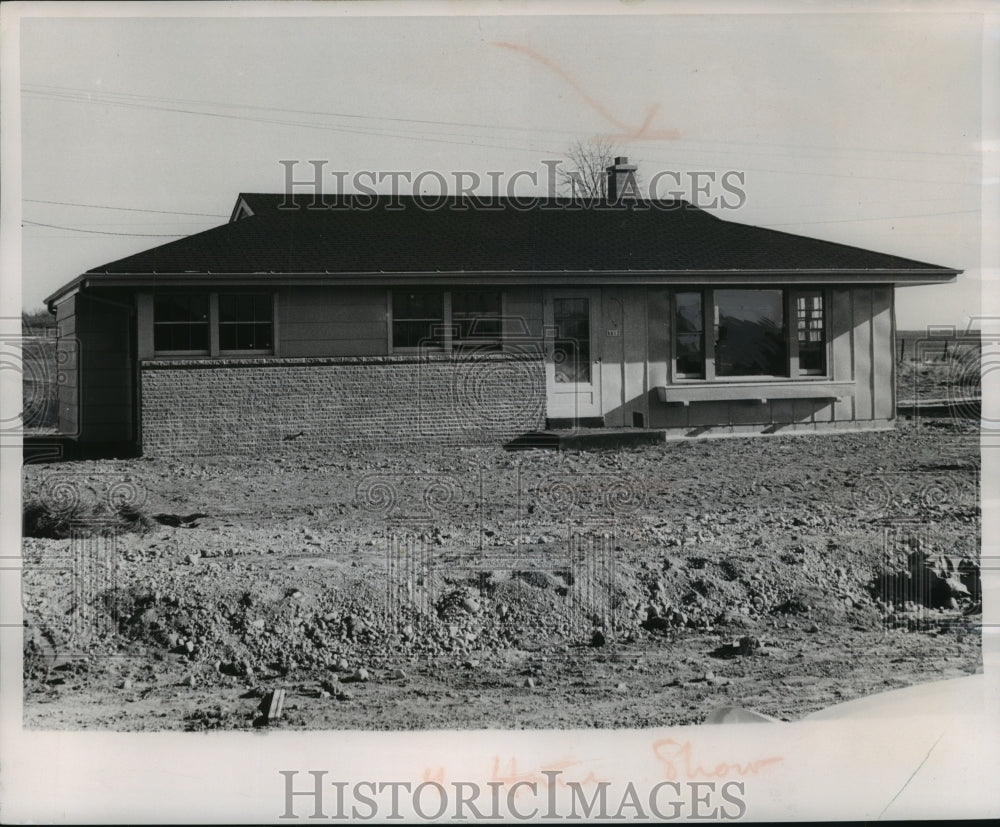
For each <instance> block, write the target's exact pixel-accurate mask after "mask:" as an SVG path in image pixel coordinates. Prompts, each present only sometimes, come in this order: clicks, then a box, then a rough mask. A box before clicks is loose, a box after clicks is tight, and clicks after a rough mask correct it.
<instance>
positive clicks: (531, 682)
mask: <svg viewBox="0 0 1000 827" xmlns="http://www.w3.org/2000/svg"><path fill="white" fill-rule="evenodd" d="M524 685H525V686H526V687H527V688H528V689H534V688H535V679H534V678H525V679H524Z"/></svg>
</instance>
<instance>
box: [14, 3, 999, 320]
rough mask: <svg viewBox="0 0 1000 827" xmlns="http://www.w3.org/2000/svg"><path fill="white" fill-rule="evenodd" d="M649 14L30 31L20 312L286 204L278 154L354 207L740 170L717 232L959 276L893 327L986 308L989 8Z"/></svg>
mask: <svg viewBox="0 0 1000 827" xmlns="http://www.w3.org/2000/svg"><path fill="white" fill-rule="evenodd" d="M240 5H244V4H240ZM251 5H252V4H251ZM643 6H644V4H639V5H635V6H633V5H619V6H618V8H620V9H621V10H622V12H623V13H616V14H614V15H611V16H607V15H595V16H588V15H582V16H565V15H562V16H558V15H557V16H549V15H543V16H520V17H519V16H493V15H489V16H471V15H464V16H463V15H456V14H450V15H444V16H419V15H410V16H408V17H406V18H405V19H404V18H400V17H385V16H379V17H364V16H346V17H345V16H334V17H326V18H294V17H284V18H270V19H267V18H260V19H220V18H204V17H202V18H199V19H195V18H183V17H182V18H157V19H151V18H137V17H132V18H93V17H92V18H87V19H84V18H45V19H27V20H24V21H23V22H22V29H21V40H20V44H21V46H20V47H21V88H22V101H21V115H22V124H21V126H22V157H21V163H22V175H23V179H22V210H23V213H22V223H23V235H22V244H23V247H22V251H23V253H22V255H23V282H22V305H23V306H24V307H25V308H27V309H32V308H36V307H39V306H40V305H41V302H42V299H43V298H44V297H45V296H46V295H48V294H49V293H50V292H52V291H53V290H54V289H56V288H57V287H58V286H59V285H61V284H62V283H64V282H66V281H68V280H69V279H71V278H73V277H74V276H76V275H78V274H79V273H81V272H83V271H85V270H87V269H90V268H92V267H95V266H97V265H100V264H103V263H105V262H109V261H113V260H115V259H118V258H121V257H123V256H125V255H129V254H131V253H134V252H137V251H139V250H143V249H147V248H149V247H153V246H155V245H157V244H160V243H164V242H168V241H170V240H171V239H172V238H175V237H178V236H181V235H186V234H191V233H194V232H198V231H201V230H204V229H207V228H209V227H212V226H216V225H218V224H221V223H223V222H225V221H226V220H227V218H228V216H229V213H230V211H231V210H232V207H233V205H234V203H235V200H236V197H237V194H238V193H239V192H241V191H272V192H276V191H282V190H283V189H284V188H285V178H284V175H285V173H284V167H283V166H282V165H281V163H280V162H281V161H283V160H285V161H288V160H297V161H300V162H301V163H300V164H299V165H298V166H297V167H296V175H297V176H298V177H305V176H306V175H307V174H309V170H310V168H309V167H308V165H307V164H306V162H307V161H309V160H321V161H324V162H325V167H324V172H326V173H328V174H327V176H326V177H325V179H324V180H325V187H326V188H327V191H335V190H336V188H337V182H336V180H335V178H334V176H333V175H332V173H333V172H334V171H342V172H345V173H347V179H346V189H347V190H348V191H350V190H351V189H353V188H352V187H351V186H350V182H351V178H352V177H353V176H354V174H355V173H357V172H359V171H364V170H372V171H383V172H385V171H400V172H409V173H411V174H416V173H419V172H421V171H424V170H429V171H437V172H440V173H442V174H444V175H445V176H446V178H448V179H449V180H451V178H452V176H453V175H454V174H455V173H456V172H464V171H468V172H474V173H477V174H479V175H480V176H481V177H483V178H484V180H485V176H486V173H487V172H490V171H493V172H495V173H497V174H498V175H499V174H502V175H503V178H502V179H501V180H502V181H503V182H504V186H506V184H507V182H508V181H509V180H510V177H511V176H512V175H513V174H514V173H515V172H517V171H519V170H524V171H528V172H532V171H533V172H534V173H535V174H536V175H537V176H538V177H539V182H538V185H537V186H535V185H533V184H532V182H531V181H530V180H529V179H528V178H526V177H524V176H522V177H521V178H520V179H519V180H518V182H517V185H516V192H517V194H524V195H526V194H544V192H545V187H546V184H545V167H544V166H543V163H542V162H543V161H545V160H563V161H564V160H565V157H566V154H567V152H568V150H569V148H570V145H571V144H572V143H573V141H575V140H584V141H586V140H589V139H592V138H595V137H599V136H610V137H611V139H612V140H613V141H614V143H615V145H616V146H617V147H619V149H620V151H621V152H622V154H625V155H627V156H629V158H630V159H631V160H632V161H633V162H635V163H638V165H639V173H640V177H641V179H642V180H644V181H646V182H648V181H650V179H652V178H653V177H654V176H655V175H656V174H657V173H661V172H666V173H670V174H677V175H679V176H680V178H681V182H682V189H686V190H687V192H686V193H685V195H686V196H687V197H693V196H692V193H691V192H690V190H691V187H690V180H691V179H690V173H692V172H702V173H706V174H711V175H715V176H716V181H719V180H720V179H721V176H722V175H723V174H725V173H726V172H734V173H738V174H740V175H741V176H742V178H741V179H739V180H742V182H743V183H742V187H741V188H742V190H743V192H745V195H746V198H745V201H744V202H743V203H742V204H740V205H739V206H738V208H729V209H722V208H721V207H720V206H718V205H717V206H716V208H715V209H716V213H717V214H718V215H719V216H720V217H723V218H726V219H728V220H733V221H739V222H742V223H747V224H755V225H760V226H765V227H771V228H775V229H780V230H784V231H787V232H793V233H799V234H803V235H809V236H813V237H816V238H822V239H828V240H831V241H837V242H841V243H846V244H851V245H856V246H859V247H864V248H868V249H872V250H877V251H881V252H887V253H893V254H896V255H902V256H905V257H909V258H913V259H917V260H919V261H925V262H931V263H934V264H939V265H943V266H947V267H953V268H958V269H962V270H964V271H965V272H964V274H963V275H961V276H959V280H958V283H957V284H953V285H942V286H934V287H912V288H906V289H903V290H900V291H899V292H898V294H897V323H898V326H899V327H900V328H901V329H911V328H921V327H923V326H925V325H928V324H955V325H960V326H963V327H964V325H965V323H966V321H967V319H968V318H969V317H975V316H977V315H978V314H979V312H980V311H979V306H980V300H979V291H980V286H981V281H980V234H981V223H982V216H981V213H980V209H981V201H982V164H981V152H982V134H981V112H982V92H981V76H982V68H981V67H982V60H981V58H982V31H981V23H980V18H979V16H977V15H975V14H968V13H941V12H934V13H916V14H904V13H901V12H897V13H852V14H794V15H793V14H741V15H729V14H696V15H686V14H679V13H669V14H668V13H662V14H645V13H642V12H643ZM413 8H414V10H418V9H420V8H421V6H420V5H419V4H414V6H413ZM658 8H659V7H658ZM244 13H245V12H244ZM667 180H669V179H667ZM705 180H707V178H705V177H703V178H702V181H703V182H704V181H705ZM431 181H433V179H431ZM435 186H436V185H435ZM387 188H388V182H386V183H384V184H383V186H381V187H379V189H381V190H382V191H387ZM403 190H404V192H408V191H409V189H408V185H405V184H404V187H403ZM480 191H481V192H484V193H485V192H488V191H489V186H488V184H486V185H484V186H483V187H482V188H481V190H480ZM718 192H719V190H718V189H717V187H716V188H712V189H711V191H710V194H709V195H710V196H711V195H714V194H717V193H718Z"/></svg>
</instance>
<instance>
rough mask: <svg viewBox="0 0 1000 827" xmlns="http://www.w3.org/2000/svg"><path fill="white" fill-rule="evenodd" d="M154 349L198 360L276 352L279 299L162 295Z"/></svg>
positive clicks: (158, 298)
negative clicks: (203, 357)
mask: <svg viewBox="0 0 1000 827" xmlns="http://www.w3.org/2000/svg"><path fill="white" fill-rule="evenodd" d="M153 350H154V352H155V353H160V354H165V355H171V354H184V355H192V356H193V355H198V356H201V355H211V356H217V355H219V354H220V353H232V354H256V353H261V354H265V353H268V354H269V353H274V295H273V294H271V293H158V294H156V295H154V297H153Z"/></svg>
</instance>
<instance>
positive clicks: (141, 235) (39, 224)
mask: <svg viewBox="0 0 1000 827" xmlns="http://www.w3.org/2000/svg"><path fill="white" fill-rule="evenodd" d="M21 223H22V224H30V225H31V226H32V227H51V228H52V229H53V230H72V231H73V232H75V233H94V234H96V235H128V236H135V237H137V238H182V237H183V236H184V235H186V233H112V232H108V231H107V230H81V229H80V228H79V227H62V226H60V225H59V224H43V223H42V222H40V221H22V222H21Z"/></svg>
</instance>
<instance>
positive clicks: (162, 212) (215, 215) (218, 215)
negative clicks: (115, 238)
mask: <svg viewBox="0 0 1000 827" xmlns="http://www.w3.org/2000/svg"><path fill="white" fill-rule="evenodd" d="M24 200H25V201H27V202H30V203H32V204H59V205H61V206H64V207H92V208H94V209H98V210H122V211H124V212H152V213H159V214H160V215H199V216H205V217H206V218H229V216H228V215H222V214H221V213H211V212H184V211H183V210H150V209H143V208H142V207H111V206H109V205H107V204H79V203H77V202H75V201H43V200H42V199H41V198H25V199H24Z"/></svg>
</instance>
